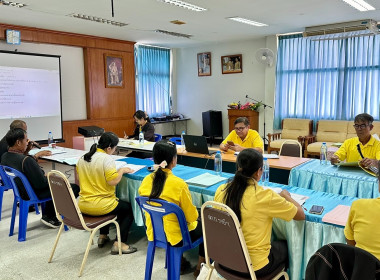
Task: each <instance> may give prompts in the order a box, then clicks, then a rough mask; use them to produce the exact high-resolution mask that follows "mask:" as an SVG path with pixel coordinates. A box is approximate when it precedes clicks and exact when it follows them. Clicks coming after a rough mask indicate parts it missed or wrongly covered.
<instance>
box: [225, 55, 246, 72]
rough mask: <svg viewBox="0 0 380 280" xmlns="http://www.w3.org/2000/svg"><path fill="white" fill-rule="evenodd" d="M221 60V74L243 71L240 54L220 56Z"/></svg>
mask: <svg viewBox="0 0 380 280" xmlns="http://www.w3.org/2000/svg"><path fill="white" fill-rule="evenodd" d="M221 62H222V74H236V73H243V58H242V55H241V54H233V55H225V56H222V57H221Z"/></svg>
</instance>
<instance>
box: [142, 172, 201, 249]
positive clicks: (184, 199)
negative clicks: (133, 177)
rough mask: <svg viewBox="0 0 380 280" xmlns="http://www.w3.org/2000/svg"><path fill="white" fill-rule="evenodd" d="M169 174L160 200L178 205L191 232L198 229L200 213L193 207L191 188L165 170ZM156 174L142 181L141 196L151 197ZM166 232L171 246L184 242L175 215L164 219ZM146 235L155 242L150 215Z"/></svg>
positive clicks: (147, 220)
mask: <svg viewBox="0 0 380 280" xmlns="http://www.w3.org/2000/svg"><path fill="white" fill-rule="evenodd" d="M163 171H164V172H165V173H166V174H167V177H166V181H165V185H164V188H163V190H162V193H161V195H160V197H159V199H162V200H166V201H169V202H173V203H175V204H177V205H178V206H179V207H181V209H182V210H183V213H184V214H185V217H186V221H187V226H188V228H189V231H192V230H194V229H195V228H196V227H197V224H198V222H197V219H198V211H197V208H196V207H195V206H194V205H193V202H192V199H191V194H190V190H189V186H188V185H187V184H186V182H185V181H184V180H182V179H181V178H179V177H177V176H175V175H173V173H172V171H171V170H170V169H166V168H165V169H163ZM154 174H155V173H152V174H149V175H148V176H146V177H145V178H144V180H143V181H142V183H141V185H140V188H139V195H141V196H149V195H150V193H151V192H152V185H153V178H154ZM164 230H165V233H166V238H167V240H168V241H169V242H170V244H171V245H176V244H177V243H179V242H180V241H182V234H181V230H180V228H179V224H178V220H177V217H176V216H175V215H174V214H169V215H167V216H165V217H164ZM146 235H147V236H148V240H149V241H152V240H153V228H152V222H151V221H150V217H149V214H146Z"/></svg>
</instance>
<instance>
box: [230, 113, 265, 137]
mask: <svg viewBox="0 0 380 280" xmlns="http://www.w3.org/2000/svg"><path fill="white" fill-rule="evenodd" d="M239 117H246V118H248V120H249V123H250V126H251V129H254V130H256V131H257V132H259V112H257V111H252V110H239V109H228V122H229V131H232V130H233V129H234V127H235V126H234V122H235V120H236V119H237V118H239Z"/></svg>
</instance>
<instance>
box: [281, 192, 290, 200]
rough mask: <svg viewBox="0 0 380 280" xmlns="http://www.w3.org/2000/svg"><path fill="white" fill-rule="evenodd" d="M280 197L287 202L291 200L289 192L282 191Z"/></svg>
mask: <svg viewBox="0 0 380 280" xmlns="http://www.w3.org/2000/svg"><path fill="white" fill-rule="evenodd" d="M280 196H282V197H283V198H285V199H286V200H288V199H289V198H291V196H290V193H289V192H288V191H287V190H282V191H281V192H280Z"/></svg>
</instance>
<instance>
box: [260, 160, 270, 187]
mask: <svg viewBox="0 0 380 280" xmlns="http://www.w3.org/2000/svg"><path fill="white" fill-rule="evenodd" d="M261 181H262V182H263V185H264V186H266V185H268V183H269V163H268V159H266V158H264V163H263V175H262V178H261Z"/></svg>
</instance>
